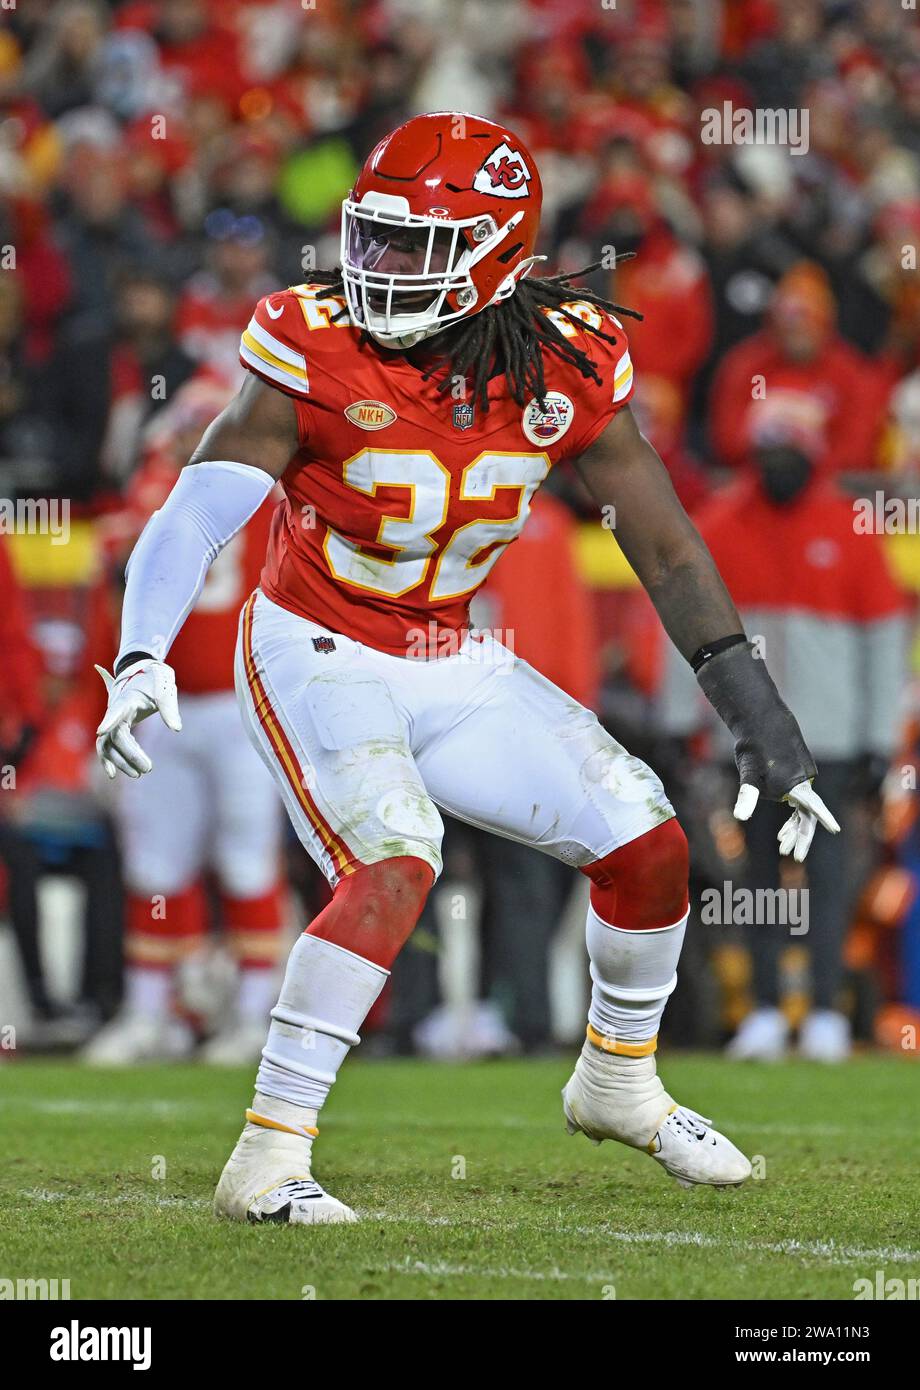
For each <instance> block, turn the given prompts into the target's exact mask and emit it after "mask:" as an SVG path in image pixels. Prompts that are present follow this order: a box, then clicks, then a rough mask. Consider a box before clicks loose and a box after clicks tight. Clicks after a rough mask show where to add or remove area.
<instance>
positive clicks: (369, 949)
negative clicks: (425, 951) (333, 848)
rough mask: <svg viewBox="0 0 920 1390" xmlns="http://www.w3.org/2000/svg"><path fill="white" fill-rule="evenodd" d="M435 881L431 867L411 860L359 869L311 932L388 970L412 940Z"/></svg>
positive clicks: (339, 885)
mask: <svg viewBox="0 0 920 1390" xmlns="http://www.w3.org/2000/svg"><path fill="white" fill-rule="evenodd" d="M434 877H435V876H434V870H433V869H432V867H431V865H430V864H427V863H426V862H425V860H424V859H416V858H415V857H414V856H413V855H407V854H406V855H399V856H398V857H397V858H395V859H382V860H381V861H380V863H378V864H361V865H359V867H358V868H357V869H356V870H355V872H354V873H353V874H349V875H348V876H347V877H346V878H342V879H340V880H339V882H338V883H337V884H336V888H335V892H334V893H333V895H332V902H331V903H329V904H328V905H327V906H326V907H324V908H323V910H322V912H321V913H320V914H319V916H318V917H316V918H315V919H314V920H313V921H312V922H311V923H310V925H309V927H308V928H307V931H308V932H309V934H310V936H321V937H322V938H323V940H324V941H332V942H334V943H335V945H336V946H344V947H345V949H346V950H348V951H354V953H355V955H358V956H363V957H364V959H365V960H370V961H373V962H374V964H375V965H381V966H383V967H384V969H386V970H388V969H389V968H390V966H391V965H392V964H393V961H394V960H395V959H396V957H397V956H398V955H399V952H400V950H401V949H402V947H403V945H404V944H405V942H406V941H407V940H408V938H409V937H410V936H411V935H412V931H413V928H414V927H415V924H416V922H417V921H418V919H419V917H420V916H421V913H422V908H423V907H424V906H425V899H426V898H427V896H428V893H429V891H430V889H431V886H432V884H433V883H434Z"/></svg>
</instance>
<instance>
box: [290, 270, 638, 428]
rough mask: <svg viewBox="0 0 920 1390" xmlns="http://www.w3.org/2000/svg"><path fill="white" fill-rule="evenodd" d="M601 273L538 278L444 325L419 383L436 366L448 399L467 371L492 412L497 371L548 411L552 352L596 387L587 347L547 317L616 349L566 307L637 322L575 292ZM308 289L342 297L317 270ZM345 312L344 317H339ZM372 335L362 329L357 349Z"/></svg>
mask: <svg viewBox="0 0 920 1390" xmlns="http://www.w3.org/2000/svg"><path fill="white" fill-rule="evenodd" d="M634 254H635V253H634V252H632V251H629V252H625V253H623V254H622V255H619V256H617V257H616V260H615V261H614V266H616V265H619V263H620V261H626V260H632V258H633V255H634ZM602 268H607V269H609V268H610V267H609V265H608V266H606V267H605V265H604V262H603V261H595V262H594V263H593V264H592V265H587V266H585V267H584V269H582V270H571V271H567V272H566V273H564V274H562V275H546V276H535V277H534V278H532V279H530V278H528V279H521V280H519V281H518V282H517V285H516V287H515V290H514V293H513V294H512V295H510V296H509V297H508V298H507V299H503V300H502V301H501V302H500V303H498V304H491V305H489V307H488V308H487V309H483V310H482V311H481V312H480V313H478V314H472V315H470V316H469V317H467V318H463V319H460V320H459V321H458V322H457V323H455V324H452V325H448V328H449V329H450V336H449V349H448V350H447V351H446V352H445V353H444V354H443V356H441V357H439V358H438V359H436V360H435V361H434V362H433V363H432V365H431V366H430V367H428V368H427V369H426V371H425V373H424V380H426V381H427V380H428V379H429V378H430V377H432V376H434V374H435V372H436V371H437V370H438V369H439V367H440V366H442V365H446V372H445V374H444V379H443V380H442V381H441V383H440V385H439V387H438V390H439V391H440V392H442V393H446V392H448V391H449V390H450V389H451V386H452V384H453V382H454V381H455V380H456V378H457V377H462V378H464V380H468V378H469V373H470V372H471V371H472V376H473V383H472V397H473V402H474V404H476V405H478V406H479V407H480V409H481V410H482V411H483V412H484V413H487V412H488V409H489V380H490V378H491V377H492V376H493V375H494V368H495V365H496V364H498V365H499V367H500V369H501V370H503V371H504V374H505V381H506V382H507V385H508V391H509V394H510V396H511V399H512V400H513V401H514V402H515V404H516V405H519V406H521V407H522V408H523V407H524V406H525V405H526V403H527V401H528V400H529V399H536V400H537V401H538V402H539V403H540V407H541V409H545V408H546V377H545V373H544V362H543V352H544V350H545V351H547V352H551V353H552V354H553V355H554V356H555V357H559V358H561V360H562V361H563V362H568V363H570V364H571V365H572V366H573V367H575V368H576V369H577V370H578V371H579V372H580V373H581V375H582V376H583V377H587V378H589V379H590V380H592V381H595V382H597V384H598V385H601V376H600V373H599V372H598V370H597V367H596V366H595V365H594V363H593V362H592V360H591V358H590V357H589V355H588V353H587V352H585V350H584V348H580V347H578V346H577V345H576V343H575V342H574V341H573V340H572V339H571V338H567V337H566V336H565V334H564V333H563V332H562V330H561V329H560V328H559V326H558V324H557V323H556V322H554V320H553V318H550V316H549V314H548V313H547V310H552V311H553V314H554V315H556V316H561V317H562V318H563V319H568V321H569V323H571V324H574V326H575V327H576V328H578V329H581V330H582V331H583V332H586V333H591V334H593V335H594V337H595V338H602V339H603V340H604V342H605V343H613V342H616V339H615V337H614V336H613V334H611V333H605V332H604V331H603V329H601V328H595V327H594V325H593V324H590V323H586V322H585V321H584V320H583V319H580V318H579V317H578V316H577V315H576V314H572V313H571V312H570V311H569V310H568V309H566V308H564V307H563V306H564V305H565V304H566V302H567V301H569V300H571V298H572V295H573V294H577V296H578V299H579V301H580V302H582V303H587V304H593V305H594V306H595V308H598V309H604V310H607V311H609V312H611V313H616V314H626V315H627V316H628V317H629V318H633V319H641V318H642V315H641V314H638V313H636V311H635V310H634V309H625V308H624V307H623V306H622V305H621V304H613V303H612V302H611V301H610V300H608V299H604V298H602V297H601V295H599V294H595V292H594V291H593V290H589V289H580V288H578V287H577V286H575V285H573V283H572V282H573V281H574V280H580V279H582V278H583V277H584V276H586V275H590V274H592V273H593V272H594V271H595V270H600V269H602ZM311 283H313V284H319V285H328V286H329V290H330V293H331V294H343V293H344V290H345V287H344V285H343V283H342V275H341V272H340V271H329V270H319V271H315V272H314V273H313V276H312V281H311ZM341 313H347V310H344V309H343V310H342V311H340V314H337V315H336V318H339V317H340V316H341ZM369 336H370V335H369V334H368V333H367V331H366V330H365V331H364V332H363V333H362V342H364V341H366V340H367V339H368V337H369Z"/></svg>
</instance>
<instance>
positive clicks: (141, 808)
mask: <svg viewBox="0 0 920 1390" xmlns="http://www.w3.org/2000/svg"><path fill="white" fill-rule="evenodd" d="M179 709H180V712H181V714H182V732H181V733H178V734H176V733H173V732H172V730H170V729H167V727H166V725H165V724H164V723H163V721H162V720H161V719H160V718H158V716H157V715H153V716H152V717H151V718H149V719H145V720H144V722H143V723H142V724H140V725H138V727H137V729H136V730H135V733H136V736H137V738H138V741H139V742H140V743H141V744H142V745H143V747H144V749H145V751H146V752H147V753H148V754H149V755H150V758H151V759H152V761H153V770H152V771H151V772H148V773H147V774H146V776H144V777H141V778H139V779H138V780H137V781H128V780H127V779H120V780H123V781H124V786H123V789H122V795H121V797H120V800H119V817H118V819H119V829H120V832H121V841H122V852H123V855H124V866H125V880H126V883H127V886H128V888H129V890H130V891H131V892H133V893H138V894H143V895H148V894H153V893H166V894H168V893H177V892H180V891H182V890H183V889H185V888H187V887H188V886H189V885H190V884H191V883H193V882H194V881H195V879H197V878H198V876H199V875H200V874H201V872H202V871H203V870H204V869H206V868H210V869H213V870H214V872H215V873H216V875H217V878H218V881H219V884H220V887H221V890H222V891H223V892H224V893H226V894H227V895H228V896H230V897H233V898H257V897H261V896H262V894H263V893H267V892H268V891H269V890H270V889H271V888H272V887H273V886H274V884H275V883H276V882H277V881H278V873H279V855H280V845H281V806H280V803H279V801H278V793H277V791H276V789H275V786H274V784H273V782H272V780H271V778H270V777H267V776H266V774H265V769H264V767H263V766H262V764H261V762H260V761H259V759H258V758H257V757H256V756H255V754H254V753H253V750H252V746H251V744H250V743H249V740H248V739H247V738H246V735H245V733H244V732H243V728H242V726H241V724H240V712H239V707H238V705H237V702H236V698H235V696H234V694H233V691H232V690H225V691H218V692H217V693H216V694H213V695H183V694H182V692H181V691H180V692H179Z"/></svg>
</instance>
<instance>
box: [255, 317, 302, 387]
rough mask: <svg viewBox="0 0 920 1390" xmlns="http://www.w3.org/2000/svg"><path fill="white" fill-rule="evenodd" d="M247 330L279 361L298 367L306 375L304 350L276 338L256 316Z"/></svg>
mask: <svg viewBox="0 0 920 1390" xmlns="http://www.w3.org/2000/svg"><path fill="white" fill-rule="evenodd" d="M246 332H247V333H249V334H251V335H252V337H253V338H255V340H256V342H257V343H259V344H260V346H261V347H264V349H265V351H266V352H270V353H271V354H272V356H273V357H277V358H278V360H279V361H281V362H285V363H287V364H288V365H289V366H291V367H297V368H298V369H299V370H300V371H302V372H303V373H304V375H305V376H306V368H307V364H306V362H305V360H304V355H303V353H302V352H297V351H296V350H295V349H294V348H292V347H288V345H287V343H283V342H282V341H281V339H280V338H276V337H275V336H274V334H273V333H269V332H268V330H267V329H266V328H263V327H262V325H261V323H259V321H258V320H257V319H255V318H251V319H250V320H249V327H248V328H247V329H246Z"/></svg>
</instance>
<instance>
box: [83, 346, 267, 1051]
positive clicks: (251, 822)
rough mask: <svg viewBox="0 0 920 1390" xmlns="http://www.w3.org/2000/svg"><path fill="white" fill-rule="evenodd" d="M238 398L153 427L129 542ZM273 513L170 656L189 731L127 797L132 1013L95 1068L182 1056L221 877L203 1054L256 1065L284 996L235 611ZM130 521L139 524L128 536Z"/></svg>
mask: <svg viewBox="0 0 920 1390" xmlns="http://www.w3.org/2000/svg"><path fill="white" fill-rule="evenodd" d="M232 394H233V393H232V388H231V387H230V386H228V385H227V383H226V381H225V380H224V379H223V378H221V377H218V376H215V375H211V374H207V373H205V374H202V375H200V376H197V377H193V378H192V379H191V380H190V381H188V382H186V383H185V384H184V385H183V386H181V387H180V388H179V390H178V391H177V393H176V395H175V397H174V399H173V400H172V402H171V403H170V404H169V406H167V407H166V409H165V410H164V411H163V413H162V415H161V416H160V417H159V419H158V420H157V421H156V423H155V425H154V426H153V427H152V430H151V432H150V435H149V439H148V446H147V450H146V454H145V457H144V460H143V463H142V466H141V468H140V470H139V471H138V473H136V474H135V476H134V478H133V479H132V483H131V488H130V491H129V493H128V496H127V499H126V500H127V508H128V514H129V515H128V522H127V525H128V526H129V527H131V529H132V530H133V535H134V537H136V536H137V534H138V533H139V532H140V531H141V530H142V529H143V526H144V525H145V523H146V521H147V519H148V518H149V517H150V516H151V515H152V514H153V513H154V512H155V511H156V509H157V508H158V507H160V506H161V505H162V504H163V502H164V501H165V499H166V497H167V496H168V495H169V492H170V489H171V488H172V486H173V484H174V483H175V481H176V476H177V474H178V472H179V470H180V469H181V468H182V466H183V463H184V462H185V460H186V459H187V458H188V455H189V453H190V451H191V449H192V448H193V447H194V444H195V442H196V441H197V439H198V438H199V437H200V435H201V431H202V429H203V428H204V426H205V425H206V424H207V422H208V421H209V420H213V418H214V416H215V414H217V413H219V411H220V410H221V409H222V408H223V407H224V406H225V405H226V404H227V401H228V400H229V399H230V397H231V395H232ZM273 510H274V503H273V501H272V499H271V498H268V499H266V501H265V502H263V504H262V506H261V507H260V508H259V509H258V511H257V512H256V513H255V515H254V516H253V517H252V519H251V520H250V521H249V522H248V523H247V524H246V526H245V527H244V528H243V529H242V530H241V531H240V532H239V533H238V534H237V535H236V536H234V537H233V539H232V540H231V541H230V542H229V544H228V545H227V546H225V547H224V549H223V550H222V551H221V554H220V557H219V559H218V560H217V561H216V563H215V564H214V565H212V566H211V568H210V570H209V571H208V576H207V579H206V581H205V583H204V586H203V588H202V590H201V593H200V595H199V597H198V599H197V602H196V603H195V607H194V608H193V609H192V611H191V613H190V614H189V616H188V619H187V621H186V623H185V625H184V627H183V628H182V631H181V633H180V634H179V636H178V637H177V639H176V641H175V643H174V645H173V647H172V650H171V653H170V656H171V662H172V666H173V669H174V670H175V672H176V677H177V679H178V680H179V682H180V683H181V685H182V689H183V692H184V699H183V713H184V715H185V730H184V733H183V737H182V738H181V739H174V738H171V737H170V734H169V730H168V729H167V728H166V727H165V726H164V725H163V724H161V723H160V722H159V721H157V722H156V723H153V724H148V725H147V726H146V727H145V729H144V735H143V745H144V748H145V749H146V751H147V753H148V754H149V756H150V757H151V759H152V760H154V761H155V762H156V771H155V772H154V773H152V775H151V776H150V777H148V778H145V779H144V781H143V783H142V784H141V786H139V787H136V788H131V790H130V792H128V789H127V788H124V792H126V793H127V794H126V795H122V796H121V797H120V798H119V803H118V812H117V816H118V826H119V838H120V840H121V847H122V856H123V865H124V870H123V871H124V878H125V886H126V889H127V900H126V930H125V955H126V959H127V972H126V980H125V989H126V999H125V1005H124V1008H123V1010H122V1012H121V1013H120V1014H119V1016H118V1017H117V1018H115V1019H113V1020H112V1022H111V1023H110V1024H109V1025H108V1026H107V1027H106V1028H104V1029H103V1030H102V1031H101V1032H100V1033H98V1034H97V1035H96V1037H95V1038H93V1040H92V1042H91V1043H90V1044H89V1045H88V1047H87V1048H86V1049H85V1050H84V1053H83V1056H84V1060H87V1061H90V1062H93V1063H95V1064H98V1065H105V1066H112V1065H118V1066H122V1065H128V1064H130V1063H132V1062H138V1061H152V1060H155V1059H175V1058H179V1057H184V1056H187V1055H188V1054H189V1053H190V1052H191V1051H192V1049H193V1046H194V1041H195V1039H194V1034H193V1031H192V1029H191V1027H190V1025H189V1023H188V1022H187V1021H186V1020H185V1019H183V1018H182V1017H181V1016H180V1014H179V1013H178V1012H177V1011H176V1009H175V1002H176V1001H175V987H176V982H177V972H178V969H179V967H180V965H181V964H182V962H183V961H187V960H188V959H189V958H190V956H191V955H192V954H193V953H194V952H196V951H200V949H201V947H202V945H203V943H204V941H205V939H206V934H207V926H208V920H209V916H210V912H209V902H208V895H207V893H206V891H205V890H206V884H205V875H206V874H207V873H213V875H214V879H215V887H216V889H217V898H218V901H219V912H220V924H221V927H222V929H223V932H224V934H225V938H226V941H227V944H228V946H229V947H230V949H231V951H232V953H233V955H234V957H235V959H236V962H237V966H238V970H239V977H238V983H237V990H236V998H235V1003H234V1007H233V1008H232V1009H230V1010H229V1011H228V1012H227V1015H226V1016H225V1017H224V1018H223V1019H222V1022H221V1024H220V1026H219V1027H218V1029H217V1030H216V1032H215V1033H214V1035H213V1036H212V1037H210V1038H209V1039H208V1040H207V1042H206V1043H205V1045H204V1047H203V1048H202V1050H201V1053H200V1055H201V1056H202V1057H203V1059H204V1060H205V1061H210V1062H214V1063H219V1064H232V1063H235V1062H245V1061H249V1060H252V1059H253V1058H255V1057H258V1055H259V1052H260V1050H261V1047H262V1042H263V1041H264V1034H265V1019H266V1018H267V1017H268V1012H269V1010H270V1008H271V1006H272V1003H273V1002H274V998H275V993H276V991H277V977H276V973H275V970H276V966H277V960H278V947H279V934H280V929H281V897H282V895H281V887H280V881H279V872H280V859H281V805H280V802H279V799H278V794H277V792H276V790H275V787H274V784H273V782H272V780H271V778H270V777H268V776H267V775H266V772H265V769H264V768H263V767H262V765H261V763H260V762H259V760H258V758H257V757H256V756H255V754H254V753H253V750H252V747H251V746H250V744H249V743H248V742H247V741H246V740H245V739H244V738H241V737H240V732H241V731H240V721H239V712H238V710H237V704H236V698H235V695H234V692H233V649H234V646H235V643H236V629H237V623H238V618H239V610H240V606H241V604H242V603H243V600H244V599H245V597H246V596H247V594H248V593H249V592H250V591H251V589H252V586H253V585H254V584H255V583H256V582H257V580H258V576H259V571H260V569H261V567H262V561H263V559H264V556H265V546H266V543H267V540H268V532H269V526H270V524H271V516H272V512H273ZM132 522H133V526H132Z"/></svg>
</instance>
